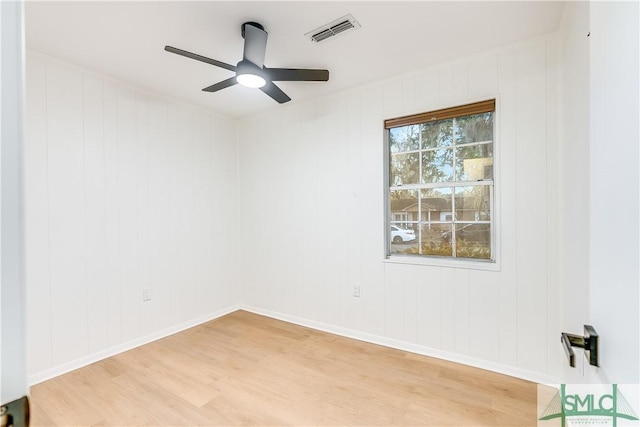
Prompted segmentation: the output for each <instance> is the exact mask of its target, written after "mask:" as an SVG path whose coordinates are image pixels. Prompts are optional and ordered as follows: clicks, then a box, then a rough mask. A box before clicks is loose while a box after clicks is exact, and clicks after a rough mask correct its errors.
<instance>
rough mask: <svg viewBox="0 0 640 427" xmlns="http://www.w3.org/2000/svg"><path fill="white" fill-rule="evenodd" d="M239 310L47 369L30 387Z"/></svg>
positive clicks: (228, 310) (34, 377)
mask: <svg viewBox="0 0 640 427" xmlns="http://www.w3.org/2000/svg"><path fill="white" fill-rule="evenodd" d="M239 309H241V306H240V305H233V306H231V307H228V308H225V309H222V310H218V311H215V312H213V313H209V314H206V315H204V316H200V317H197V318H195V319H191V320H188V321H186V322H183V323H180V324H177V325H174V326H170V327H168V328H165V329H162V330H160V331H157V332H153V333H151V334H148V335H145V336H143V337H139V338H136V339H133V340H130V341H127V342H125V343H122V344H119V345H116V346H114V347H110V348H107V349H104V350H101V351H98V352H96V353H92V354H90V355H87V356H84V357H81V358H80V359H76V360H73V361H71V362H67V363H64V364H62V365H59V366H56V367H53V368H50V369H47V370H45V371H42V372H38V373H37V374H33V375H31V376H30V377H29V385H30V386H33V385H36V384H38V383H41V382H44V381H47V380H50V379H52V378H55V377H57V376H60V375H63V374H66V373H68V372H71V371H75V370H76V369H79V368H82V367H84V366H87V365H91V364H92V363H96V362H99V361H100V360H103V359H106V358H108V357H111V356H115V355H116V354H120V353H124V352H125V351H128V350H131V349H134V348H136V347H140V346H142V345H145V344H149V343H151V342H153V341H157V340H159V339H162V338H165V337H168V336H169V335H173V334H176V333H178V332H181V331H184V330H186V329H189V328H193V327H194V326H198V325H200V324H202V323H206V322H208V321H210V320H213V319H217V318H219V317H222V316H226V315H227V314H229V313H233V312H234V311H237V310H239Z"/></svg>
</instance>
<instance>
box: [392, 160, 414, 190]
mask: <svg viewBox="0 0 640 427" xmlns="http://www.w3.org/2000/svg"><path fill="white" fill-rule="evenodd" d="M419 156H420V154H418V153H409V154H394V155H393V156H391V171H390V174H389V179H390V181H391V185H392V186H396V185H406V184H417V183H418V179H419V172H418V171H419V170H420V161H419V159H420V157H419Z"/></svg>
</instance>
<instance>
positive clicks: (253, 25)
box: [240, 21, 265, 38]
mask: <svg viewBox="0 0 640 427" xmlns="http://www.w3.org/2000/svg"><path fill="white" fill-rule="evenodd" d="M246 25H251V26H252V27H256V28H259V29H261V30H262V31H265V29H264V27H263V26H262V25H260V24H258V23H257V22H253V21H250V22H245V23H244V24H242V27H241V29H240V33H241V34H242V38H244V27H245V26H246Z"/></svg>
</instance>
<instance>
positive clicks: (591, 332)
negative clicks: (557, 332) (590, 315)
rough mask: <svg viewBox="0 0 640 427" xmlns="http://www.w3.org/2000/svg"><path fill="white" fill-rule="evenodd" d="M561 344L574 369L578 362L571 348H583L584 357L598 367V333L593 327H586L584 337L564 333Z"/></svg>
mask: <svg viewBox="0 0 640 427" xmlns="http://www.w3.org/2000/svg"><path fill="white" fill-rule="evenodd" d="M560 342H561V343H562V346H563V347H564V352H565V353H566V355H567V357H568V358H569V365H571V367H572V368H574V367H575V366H576V361H575V353H574V352H573V348H571V347H580V348H583V349H584V356H585V357H586V358H587V360H588V361H589V364H590V365H593V366H598V333H597V332H596V330H595V329H593V326H591V325H584V336H580V335H573V334H568V333H566V332H563V333H562V335H561V336H560Z"/></svg>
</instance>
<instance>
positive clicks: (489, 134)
mask: <svg viewBox="0 0 640 427" xmlns="http://www.w3.org/2000/svg"><path fill="white" fill-rule="evenodd" d="M455 138H456V144H466V143H468V142H480V141H492V140H493V113H482V114H474V115H471V116H464V117H458V118H457V119H456V126H455Z"/></svg>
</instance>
